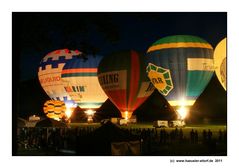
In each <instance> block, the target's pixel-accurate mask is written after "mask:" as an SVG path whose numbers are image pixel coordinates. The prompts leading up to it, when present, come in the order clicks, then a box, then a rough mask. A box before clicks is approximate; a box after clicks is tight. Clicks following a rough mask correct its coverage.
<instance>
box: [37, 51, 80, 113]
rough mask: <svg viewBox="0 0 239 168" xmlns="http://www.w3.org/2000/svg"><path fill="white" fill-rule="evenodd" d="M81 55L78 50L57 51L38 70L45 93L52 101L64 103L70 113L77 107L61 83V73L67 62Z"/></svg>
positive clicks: (48, 56) (45, 59)
mask: <svg viewBox="0 0 239 168" xmlns="http://www.w3.org/2000/svg"><path fill="white" fill-rule="evenodd" d="M80 54H81V52H79V51H78V50H75V51H73V50H68V49H60V50H55V51H53V52H50V53H49V54H47V55H46V56H45V57H44V58H43V59H42V60H41V63H40V66H39V70H38V78H39V81H40V84H41V86H42V88H43V89H44V91H45V92H46V93H47V95H48V96H49V97H50V98H51V99H52V100H61V101H64V102H65V104H66V107H67V110H68V111H69V110H70V111H72V110H71V108H74V107H75V103H74V101H72V100H71V98H70V96H69V95H68V93H67V92H66V91H65V88H64V86H63V84H62V81H61V71H62V68H63V66H64V65H65V63H66V61H67V60H70V59H73V58H75V57H76V56H78V55H80Z"/></svg>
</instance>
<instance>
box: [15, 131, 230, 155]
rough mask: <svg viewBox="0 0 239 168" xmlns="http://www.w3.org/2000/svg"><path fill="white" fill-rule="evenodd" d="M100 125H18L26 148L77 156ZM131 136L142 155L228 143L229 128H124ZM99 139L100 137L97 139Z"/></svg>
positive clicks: (20, 144) (21, 146)
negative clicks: (162, 148) (183, 146)
mask: <svg viewBox="0 0 239 168" xmlns="http://www.w3.org/2000/svg"><path fill="white" fill-rule="evenodd" d="M96 129H97V127H84V128H81V127H76V128H52V127H50V128H27V127H25V128H18V130H17V146H18V149H23V150H33V149H34V150H45V151H47V150H54V151H56V152H59V151H71V152H72V154H75V155H77V150H78V149H79V148H81V146H80V145H81V144H82V140H85V141H87V137H89V136H88V135H90V134H92V133H93V132H94V131H95V130H96ZM121 129H122V130H124V131H127V132H128V133H129V135H132V136H137V137H138V139H139V140H140V141H141V143H142V155H144V154H146V153H147V154H150V152H151V151H153V150H154V149H153V148H154V146H163V145H171V144H176V145H177V144H179V145H180V144H195V145H197V144H200V145H205V146H213V145H214V146H215V145H216V144H226V142H227V132H226V130H223V131H222V130H219V131H218V132H215V131H214V132H212V131H211V130H210V129H209V130H203V131H200V132H199V130H196V129H192V130H191V131H189V132H188V131H184V130H183V129H181V128H175V129H170V130H166V129H162V128H160V129H159V128H158V129H155V128H148V129H146V128H121ZM95 141H97V140H95Z"/></svg>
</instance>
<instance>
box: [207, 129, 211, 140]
mask: <svg viewBox="0 0 239 168" xmlns="http://www.w3.org/2000/svg"><path fill="white" fill-rule="evenodd" d="M207 138H208V141H211V140H212V131H211V130H210V129H209V130H208V133H207Z"/></svg>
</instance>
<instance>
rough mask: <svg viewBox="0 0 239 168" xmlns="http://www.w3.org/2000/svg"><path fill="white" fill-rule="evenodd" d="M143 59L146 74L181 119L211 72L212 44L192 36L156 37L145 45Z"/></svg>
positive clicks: (202, 88) (203, 86) (206, 82)
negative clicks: (156, 39) (146, 49)
mask: <svg viewBox="0 0 239 168" xmlns="http://www.w3.org/2000/svg"><path fill="white" fill-rule="evenodd" d="M147 62H148V66H147V69H146V71H147V73H148V77H149V78H150V80H151V82H152V83H153V85H154V86H155V87H156V88H157V89H158V91H159V92H160V93H161V94H162V95H164V96H165V98H166V99H167V100H168V102H169V104H170V105H171V106H173V107H175V109H176V110H177V112H178V113H179V115H180V118H181V119H183V118H185V117H186V115H187V111H188V110H189V107H190V106H192V105H193V104H194V102H195V101H196V99H197V97H198V96H199V95H200V94H201V93H202V92H203V90H204V89H205V87H206V86H207V84H208V83H209V81H210V79H211V77H212V75H213V72H214V71H213V69H214V68H213V48H212V46H211V45H210V44H209V43H208V42H206V41H205V40H203V39H201V38H199V37H196V36H189V35H175V36H168V37H165V38H162V39H159V40H158V41H156V42H155V43H154V44H153V45H152V46H151V47H149V49H148V51H147Z"/></svg>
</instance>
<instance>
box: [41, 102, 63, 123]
mask: <svg viewBox="0 0 239 168" xmlns="http://www.w3.org/2000/svg"><path fill="white" fill-rule="evenodd" d="M65 110H66V106H65V103H64V102H63V101H59V100H47V101H46V102H45V103H44V107H43V111H44V113H45V114H46V116H47V117H48V118H52V119H54V120H58V121H59V120H60V119H61V118H63V117H64V115H65Z"/></svg>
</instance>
